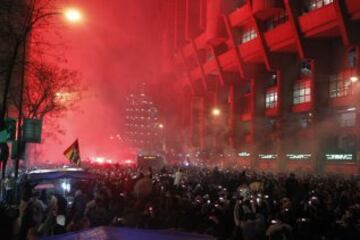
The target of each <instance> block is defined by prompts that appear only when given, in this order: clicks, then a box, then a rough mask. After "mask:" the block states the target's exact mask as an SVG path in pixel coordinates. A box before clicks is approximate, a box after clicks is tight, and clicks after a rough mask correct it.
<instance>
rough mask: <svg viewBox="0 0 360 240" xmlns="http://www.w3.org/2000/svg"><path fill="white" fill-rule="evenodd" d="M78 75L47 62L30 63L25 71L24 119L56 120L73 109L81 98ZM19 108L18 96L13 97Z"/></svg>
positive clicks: (81, 89) (81, 90)
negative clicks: (51, 118)
mask: <svg viewBox="0 0 360 240" xmlns="http://www.w3.org/2000/svg"><path fill="white" fill-rule="evenodd" d="M84 89H85V88H84V87H83V86H82V85H81V83H80V78H79V76H78V73H77V72H76V71H73V70H69V69H66V68H61V67H59V66H58V65H55V64H51V63H48V62H35V63H32V64H31V65H30V66H29V67H28V69H27V78H26V83H25V87H24V96H23V114H24V117H25V118H31V119H43V118H44V117H45V116H50V117H53V118H54V117H55V118H56V117H59V116H61V115H62V114H64V113H65V112H66V111H68V110H71V109H73V108H74V107H75V106H76V103H77V102H79V100H80V99H81V97H82V95H83V91H84ZM11 99H12V100H14V105H15V106H16V107H17V108H19V105H20V103H19V99H20V97H16V96H14V95H13V96H12V97H11Z"/></svg>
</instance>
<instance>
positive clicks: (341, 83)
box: [329, 70, 355, 98]
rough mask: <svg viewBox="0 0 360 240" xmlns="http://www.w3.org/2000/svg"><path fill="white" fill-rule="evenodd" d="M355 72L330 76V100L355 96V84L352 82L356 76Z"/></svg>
mask: <svg viewBox="0 0 360 240" xmlns="http://www.w3.org/2000/svg"><path fill="white" fill-rule="evenodd" d="M354 72H355V71H354V70H349V71H344V72H341V73H337V74H334V75H332V76H330V85H329V86H330V89H329V95H330V98H337V97H345V96H348V95H352V94H353V84H354V82H353V81H352V80H351V79H352V77H353V76H355V73H354Z"/></svg>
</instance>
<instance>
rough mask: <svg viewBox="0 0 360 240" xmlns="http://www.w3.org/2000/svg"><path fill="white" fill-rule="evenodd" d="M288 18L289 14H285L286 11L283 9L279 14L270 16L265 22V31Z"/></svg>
mask: <svg viewBox="0 0 360 240" xmlns="http://www.w3.org/2000/svg"><path fill="white" fill-rule="evenodd" d="M288 20H289V16H288V15H287V13H286V12H285V11H283V12H282V13H281V14H279V15H276V16H274V17H272V18H270V19H269V20H268V21H267V22H266V29H267V31H270V30H272V29H274V28H276V27H277V26H279V25H281V24H284V23H286V22H287V21H288Z"/></svg>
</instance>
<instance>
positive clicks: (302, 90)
mask: <svg viewBox="0 0 360 240" xmlns="http://www.w3.org/2000/svg"><path fill="white" fill-rule="evenodd" d="M307 102H311V88H310V81H303V82H298V83H296V84H295V86H294V98H293V103H294V104H301V103H307Z"/></svg>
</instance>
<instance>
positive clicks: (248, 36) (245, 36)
mask: <svg viewBox="0 0 360 240" xmlns="http://www.w3.org/2000/svg"><path fill="white" fill-rule="evenodd" d="M255 38H257V33H256V30H255V29H254V28H249V29H245V30H244V31H243V33H242V35H241V43H246V42H250V41H251V40H253V39H255Z"/></svg>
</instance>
